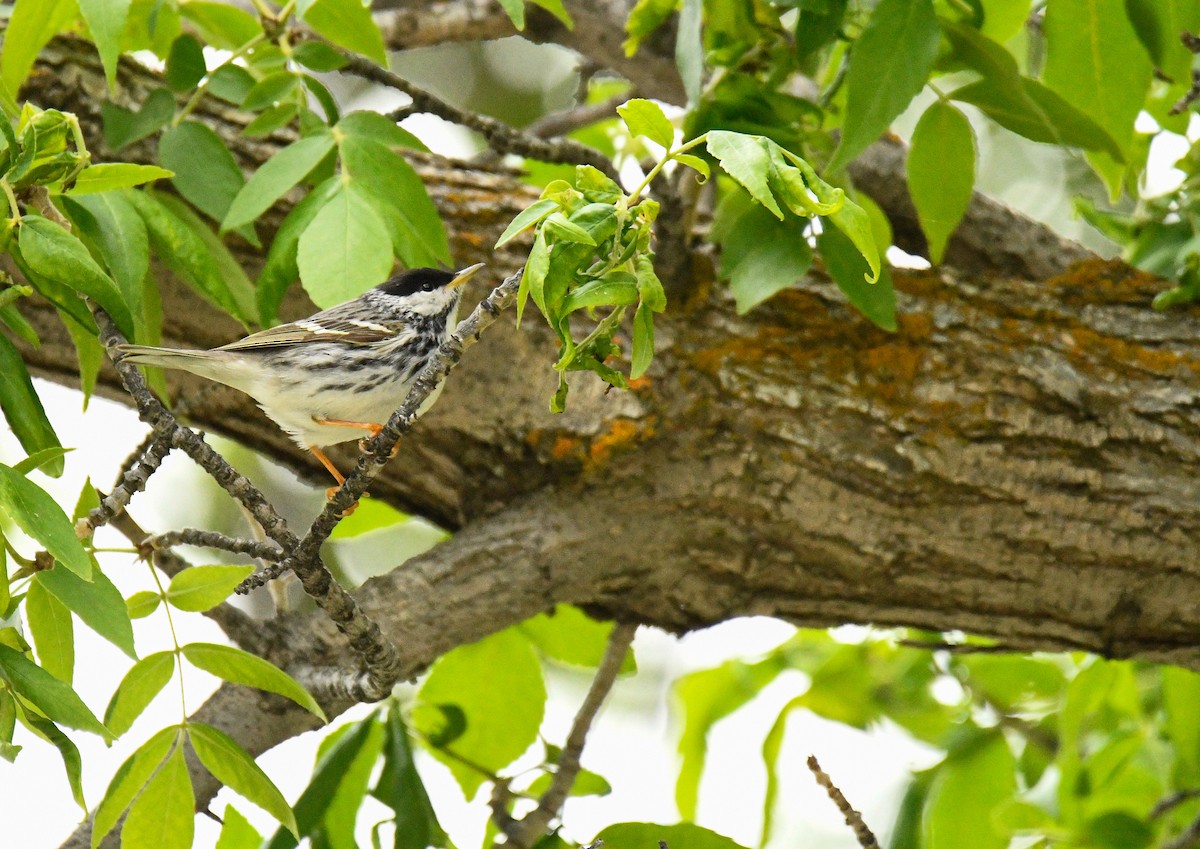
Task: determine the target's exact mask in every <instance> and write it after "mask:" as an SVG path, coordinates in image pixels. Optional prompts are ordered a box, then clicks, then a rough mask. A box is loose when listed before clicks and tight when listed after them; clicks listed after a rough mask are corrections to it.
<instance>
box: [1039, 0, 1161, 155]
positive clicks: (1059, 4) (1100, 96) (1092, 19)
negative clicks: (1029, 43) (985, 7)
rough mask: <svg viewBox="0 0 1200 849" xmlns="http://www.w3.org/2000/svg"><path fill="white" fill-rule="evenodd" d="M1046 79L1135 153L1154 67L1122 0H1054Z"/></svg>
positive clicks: (1047, 23)
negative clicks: (1137, 129) (1136, 125)
mask: <svg viewBox="0 0 1200 849" xmlns="http://www.w3.org/2000/svg"><path fill="white" fill-rule="evenodd" d="M1043 31H1044V32H1045V34H1046V66H1045V69H1044V70H1043V72H1042V79H1043V80H1044V81H1045V83H1046V85H1048V86H1049V87H1050V88H1052V89H1054V91H1056V92H1057V93H1058V94H1060V95H1062V97H1063V99H1064V100H1066V101H1067V102H1068V103H1070V104H1071V105H1072V106H1074V107H1076V108H1077V109H1080V110H1082V111H1083V112H1084V113H1085V114H1087V115H1088V116H1089V117H1090V118H1092V119H1093V120H1095V122H1096V123H1097V124H1099V125H1100V126H1101V127H1103V128H1104V129H1105V130H1106V131H1107V132H1108V134H1109V135H1110V136H1112V138H1113V140H1114V141H1115V142H1116V145H1117V147H1118V148H1120V150H1121V153H1122V156H1121V157H1115V158H1118V160H1119V161H1123V159H1124V158H1125V157H1126V156H1128V155H1129V154H1130V153H1131V145H1132V142H1133V121H1134V119H1135V118H1136V117H1137V114H1138V112H1139V111H1140V110H1141V108H1142V104H1143V103H1144V102H1145V100H1146V91H1147V89H1148V88H1149V86H1150V78H1151V75H1152V73H1153V70H1154V69H1153V66H1152V63H1151V62H1150V57H1149V56H1148V55H1146V50H1145V48H1143V47H1142V45H1141V44H1140V43H1139V42H1138V39H1137V35H1136V33H1135V32H1134V29H1133V25H1132V24H1131V23H1130V22H1129V18H1128V16H1127V15H1126V14H1125V2H1124V0H1055V2H1054V3H1052V4H1050V5H1049V6H1048V7H1047V10H1046V17H1045V21H1044V24H1043Z"/></svg>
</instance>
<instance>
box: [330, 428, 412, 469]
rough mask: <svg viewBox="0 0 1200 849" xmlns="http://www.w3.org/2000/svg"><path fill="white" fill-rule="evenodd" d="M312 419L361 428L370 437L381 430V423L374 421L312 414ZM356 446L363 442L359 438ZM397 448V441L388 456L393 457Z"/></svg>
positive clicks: (361, 445) (377, 434) (376, 434)
mask: <svg viewBox="0 0 1200 849" xmlns="http://www.w3.org/2000/svg"><path fill="white" fill-rule="evenodd" d="M313 421H314V422H316V423H317V424H319V425H333V426H335V427H358V428H362V429H363V430H365V431H367V432H368V433H369V434H370V435H371V436H372V437H375V436H379V432H380V431H381V430H383V425H381V424H376V423H374V422H351V421H347V420H345V419H323V418H319V417H318V416H313ZM363 438H364V439H366V438H368V437H363ZM358 447H359V448H362V447H363V443H362V441H361V440H360V441H359V443H358ZM399 450H400V445H399V444H398V443H397V444H396V445H393V446H392V452H391V454H389V455H388V456H389V457H395V456H396V452H397V451H399ZM325 468H329V467H328V466H326V467H325Z"/></svg>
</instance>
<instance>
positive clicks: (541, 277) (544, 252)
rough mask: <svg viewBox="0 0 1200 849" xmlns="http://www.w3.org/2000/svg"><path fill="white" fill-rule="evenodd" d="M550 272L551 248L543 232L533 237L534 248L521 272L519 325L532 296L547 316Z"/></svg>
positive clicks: (518, 308) (518, 305)
mask: <svg viewBox="0 0 1200 849" xmlns="http://www.w3.org/2000/svg"><path fill="white" fill-rule="evenodd" d="M549 270H550V248H549V247H548V246H547V244H546V235H545V234H544V233H542V231H541V230H539V231H538V232H537V235H536V236H534V237H533V247H532V248H530V250H529V257H528V258H527V259H526V260H525V270H524V271H522V272H521V283H520V285H519V286H518V287H517V324H520V323H521V316H522V315H523V314H524V313H525V301H526V299H527V298H528V297H529V296H530V295H532V296H533V302H534V303H535V304H537V307H538V309H539V310H541V311H542V314H543V315H545V314H546V303H545V292H544V286H545V283H546V274H547V272H548V271H549Z"/></svg>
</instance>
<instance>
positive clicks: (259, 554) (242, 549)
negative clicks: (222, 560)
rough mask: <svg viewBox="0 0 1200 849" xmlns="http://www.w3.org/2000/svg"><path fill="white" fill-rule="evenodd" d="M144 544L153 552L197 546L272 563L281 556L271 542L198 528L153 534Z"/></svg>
mask: <svg viewBox="0 0 1200 849" xmlns="http://www.w3.org/2000/svg"><path fill="white" fill-rule="evenodd" d="M146 544H147V545H149V546H150V547H151V548H153V549H154V550H155V551H161V550H162V549H166V548H173V547H175V546H177V545H197V546H200V547H201V548H219V549H221V550H222V551H232V552H233V553H235V554H249V555H250V556H251V557H256V558H258V559H259V560H269V561H271V562H274V561H276V560H278V559H279V558H280V557H282V556H283V552H282V551H281V550H280V548H279V546H278V545H276V544H275V543H271V542H260V541H258V540H252V539H239V538H238V537H231V536H228V535H226V534H222V533H219V532H217V531H204V530H200V529H198V528H181V529H180V530H177V531H167V532H166V533H162V534H155V535H154V536H152V537H148V538H147V539H146Z"/></svg>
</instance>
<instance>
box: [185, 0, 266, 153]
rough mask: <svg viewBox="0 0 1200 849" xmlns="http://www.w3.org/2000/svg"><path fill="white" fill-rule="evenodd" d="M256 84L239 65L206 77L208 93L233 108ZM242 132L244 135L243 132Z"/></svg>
mask: <svg viewBox="0 0 1200 849" xmlns="http://www.w3.org/2000/svg"><path fill="white" fill-rule="evenodd" d="M189 5H190V4H189ZM230 8H232V7H230ZM256 82H257V81H256V80H255V79H254V76H253V75H252V74H251V73H250V72H249V71H247V70H246V69H245V68H243V67H242V66H241V65H222V66H221V67H219V68H217V69H216V70H215V71H213V72H212V73H211V74H209V75H208V93H209V94H211V95H213V96H214V97H219V98H221V99H222V100H224V101H226V102H227V103H232V104H233V105H234V106H241V105H242V102H243V101H244V100H245V99H246V96H247V95H249V94H250V89H252V88H254V84H255V83H256ZM251 123H254V122H253V121H251ZM242 132H243V133H245V130H243V131H242Z"/></svg>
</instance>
